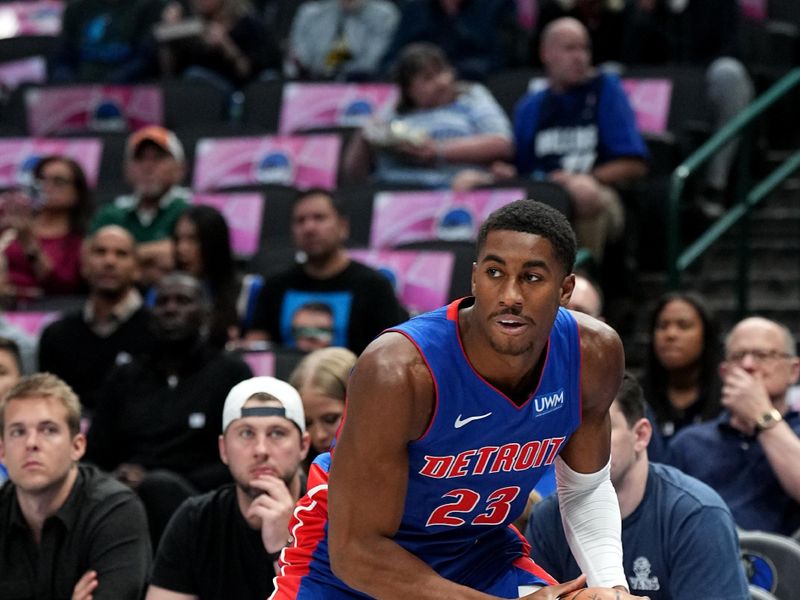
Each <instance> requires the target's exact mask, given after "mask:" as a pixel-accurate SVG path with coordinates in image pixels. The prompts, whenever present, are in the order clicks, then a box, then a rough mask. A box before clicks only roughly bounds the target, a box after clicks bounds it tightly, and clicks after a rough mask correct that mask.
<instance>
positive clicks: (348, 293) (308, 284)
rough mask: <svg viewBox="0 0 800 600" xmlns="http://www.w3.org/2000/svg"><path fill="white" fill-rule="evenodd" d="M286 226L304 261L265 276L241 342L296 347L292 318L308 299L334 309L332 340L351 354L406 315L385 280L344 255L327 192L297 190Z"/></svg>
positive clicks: (345, 230) (338, 212)
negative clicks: (289, 226)
mask: <svg viewBox="0 0 800 600" xmlns="http://www.w3.org/2000/svg"><path fill="white" fill-rule="evenodd" d="M291 228H292V238H293V240H294V245H295V247H296V248H297V250H300V251H302V252H303V253H304V254H305V257H306V261H305V262H304V263H302V264H297V265H294V266H292V267H291V268H290V269H288V270H287V271H284V272H282V273H278V274H276V275H273V276H272V277H269V278H267V279H266V280H265V282H264V287H263V289H262V290H261V293H260V295H259V299H258V302H257V305H256V313H255V316H254V318H253V328H252V329H251V330H250V332H249V333H248V334H247V335H246V336H245V341H246V342H259V341H264V340H268V341H271V342H273V343H275V344H278V345H282V346H286V347H288V348H297V340H296V339H295V337H294V332H293V331H292V322H291V317H292V315H293V314H294V312H295V310H296V309H297V308H299V307H300V306H302V305H303V304H306V303H308V302H312V301H313V302H323V303H325V304H327V305H328V306H329V307H330V308H331V310H332V311H333V315H334V320H333V342H332V345H334V346H344V347H346V348H349V349H350V350H352V351H353V352H355V353H356V354H358V353H359V352H361V351H362V350H363V349H364V348H365V347H366V346H367V344H369V343H370V342H371V341H372V340H373V338H375V336H377V335H378V334H379V333H380V332H381V331H383V330H384V329H386V328H387V327H390V326H392V325H395V324H397V323H400V322H402V321H403V320H404V318H407V316H408V313H407V312H406V311H405V310H404V309H403V307H402V306H401V305H400V303H399V301H398V300H397V297H396V296H395V293H394V289H392V284H391V283H390V282H389V280H388V279H387V278H386V277H384V276H383V275H381V274H380V273H378V272H377V271H375V270H373V269H371V268H369V267H367V266H366V265H362V264H361V263H359V262H356V261H354V260H352V259H351V258H350V256H349V255H348V254H347V249H346V248H345V241H346V240H347V237H348V235H349V232H350V229H349V225H348V221H347V217H345V216H344V214H343V213H342V208H341V206H340V204H339V202H338V201H337V200H336V198H335V197H334V196H333V195H331V193H330V192H328V191H326V190H321V189H311V190H307V191H304V192H301V193H300V194H299V195H298V197H297V199H296V200H295V202H294V206H293V208H292V222H291Z"/></svg>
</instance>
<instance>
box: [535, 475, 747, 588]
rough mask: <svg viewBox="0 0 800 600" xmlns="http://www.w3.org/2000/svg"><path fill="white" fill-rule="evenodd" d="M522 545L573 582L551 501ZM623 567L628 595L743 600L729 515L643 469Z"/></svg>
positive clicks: (682, 482)
mask: <svg viewBox="0 0 800 600" xmlns="http://www.w3.org/2000/svg"><path fill="white" fill-rule="evenodd" d="M525 537H526V538H527V539H528V541H529V542H530V544H531V557H532V558H533V559H534V560H535V561H536V562H537V564H539V565H540V566H541V567H543V568H544V569H545V570H547V571H548V572H549V573H550V574H551V575H552V576H553V577H555V578H556V579H558V580H559V581H566V580H569V579H572V578H574V577H577V576H578V575H580V568H579V567H578V564H577V563H576V562H575V559H574V558H573V557H572V554H571V552H570V549H569V546H568V545H567V540H566V537H565V536H564V529H563V527H562V525H561V515H560V512H559V507H558V498H557V497H556V496H555V495H553V496H550V497H548V498H546V499H544V500H543V501H542V502H540V503H539V504H537V505H535V506H534V507H533V511H532V512H531V516H530V520H529V521H528V528H527V530H526V531H525ZM622 548H623V554H624V558H623V567H624V569H625V576H626V578H627V580H628V586H629V587H630V590H631V593H632V594H636V595H641V596H649V597H650V599H651V600H684V599H686V598H703V600H737V599H738V600H747V599H748V598H750V594H749V592H748V590H747V581H746V579H745V574H744V570H743V568H742V565H741V562H740V561H739V540H738V537H737V535H736V528H735V526H734V523H733V519H732V517H731V514H730V511H729V510H728V508H727V507H726V506H725V503H724V502H723V501H722V498H720V497H719V495H718V494H717V493H716V492H714V490H712V489H711V488H709V487H708V486H707V485H705V484H703V483H701V482H699V481H697V480H696V479H693V478H691V477H688V476H687V475H685V474H683V473H681V472H680V471H678V470H677V469H675V468H673V467H670V466H667V465H660V464H657V463H650V468H649V470H648V477H647V487H646V489H645V494H644V497H643V498H642V501H641V503H640V504H639V506H638V507H637V508H636V510H635V511H633V513H631V514H630V515H629V516H628V517H627V518H626V519H624V520H623V521H622Z"/></svg>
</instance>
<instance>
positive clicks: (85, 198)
mask: <svg viewBox="0 0 800 600" xmlns="http://www.w3.org/2000/svg"><path fill="white" fill-rule="evenodd" d="M33 178H34V187H33V189H34V190H36V192H37V194H34V195H33V196H34V197H30V196H27V195H25V194H22V193H11V194H7V195H6V196H5V197H4V198H3V203H2V207H0V211H2V213H1V214H0V227H1V228H2V229H3V230H4V232H3V234H2V239H3V241H5V242H7V246H6V247H5V249H4V251H3V255H4V259H5V272H4V280H3V289H4V295H6V296H8V297H11V298H13V299H15V300H16V303H17V304H18V305H19V304H21V305H24V304H25V303H27V302H29V301H31V300H34V299H36V298H39V297H41V296H51V295H58V294H78V293H81V292H83V291H84V285H83V279H82V277H81V271H80V253H81V241H82V239H83V234H84V233H85V228H86V223H87V220H88V217H89V213H90V210H91V197H90V193H89V186H88V184H87V182H86V176H85V175H84V173H83V170H82V169H81V167H80V165H79V164H78V163H76V162H75V161H74V160H72V159H70V158H66V157H63V156H48V157H45V158H43V159H42V160H40V161H39V163H38V164H37V165H36V167H35V168H34V170H33ZM9 241H10V243H9Z"/></svg>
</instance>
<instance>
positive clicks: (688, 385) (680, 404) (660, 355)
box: [643, 292, 721, 440]
mask: <svg viewBox="0 0 800 600" xmlns="http://www.w3.org/2000/svg"><path fill="white" fill-rule="evenodd" d="M649 331H650V344H649V347H648V352H647V364H646V371H645V376H644V386H643V387H644V389H645V397H646V398H647V401H648V402H649V403H650V405H651V406H652V407H653V411H654V413H655V418H656V422H657V426H658V428H659V429H660V431H661V434H662V435H663V437H664V439H665V440H668V439H669V438H670V437H672V435H674V434H675V432H677V431H678V430H679V429H681V428H682V427H685V426H686V425H689V424H691V423H697V422H700V421H707V420H709V419H712V418H714V417H715V416H717V414H719V411H720V400H719V396H720V380H719V375H718V372H717V369H718V367H719V362H720V358H721V347H720V340H719V331H718V326H717V323H716V321H715V319H714V316H713V314H712V312H711V309H710V308H709V307H708V304H707V302H706V300H705V299H704V298H703V297H702V296H701V295H699V294H697V293H695V292H670V293H668V294H665V295H664V296H662V297H661V298H660V299H659V301H658V303H657V304H656V306H655V308H654V309H653V312H652V316H651V320H650V329H649Z"/></svg>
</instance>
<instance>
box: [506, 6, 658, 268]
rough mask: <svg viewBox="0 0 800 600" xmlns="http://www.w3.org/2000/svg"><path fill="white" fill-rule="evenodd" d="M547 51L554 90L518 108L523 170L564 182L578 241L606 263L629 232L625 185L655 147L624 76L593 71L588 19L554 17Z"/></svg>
mask: <svg viewBox="0 0 800 600" xmlns="http://www.w3.org/2000/svg"><path fill="white" fill-rule="evenodd" d="M540 52H541V58H542V63H543V64H544V66H545V70H546V71H547V81H548V87H547V88H546V89H544V90H542V91H539V92H536V93H533V94H530V95H528V96H525V97H524V98H522V100H520V102H519V103H518V105H517V107H516V109H515V113H514V137H515V143H516V172H517V173H519V174H520V175H521V176H524V177H531V178H533V179H546V180H549V181H553V182H555V183H558V184H560V185H562V186H564V188H565V189H566V190H567V191H568V192H569V194H570V196H571V197H572V208H573V214H574V221H573V226H574V228H575V233H576V234H577V236H578V242H579V243H580V244H581V245H582V246H583V247H585V248H587V249H588V250H589V251H590V252H591V253H592V256H593V257H594V259H595V261H596V262H598V263H602V260H603V256H604V253H605V249H606V244H607V242H609V241H613V240H615V239H618V238H619V237H620V236H621V235H622V232H623V227H624V223H625V210H624V208H623V205H622V202H621V200H620V196H619V192H618V188H620V187H622V186H625V185H628V184H630V183H631V182H632V181H634V180H636V179H639V178H641V177H642V176H644V174H645V173H646V172H647V164H646V162H645V161H646V159H647V148H646V147H645V144H644V140H642V137H641V135H640V134H639V132H638V130H637V129H636V121H635V118H634V114H633V109H631V106H630V104H629V103H628V99H627V97H626V96H625V92H624V91H623V89H622V86H621V84H620V82H619V78H617V77H616V76H614V75H609V74H605V73H596V72H595V71H594V70H592V68H591V50H590V48H589V36H588V33H587V32H586V28H585V27H584V26H583V25H581V24H580V22H578V21H576V20H575V19H572V18H562V19H558V20H556V21H553V22H552V23H551V24H550V25H548V26H547V28H546V29H545V31H544V33H543V34H542V41H541V48H540ZM496 170H497V172H498V174H503V175H505V174H515V173H514V171H513V170H512V171H511V172H510V173H501V171H502V169H499V168H498V169H496Z"/></svg>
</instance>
